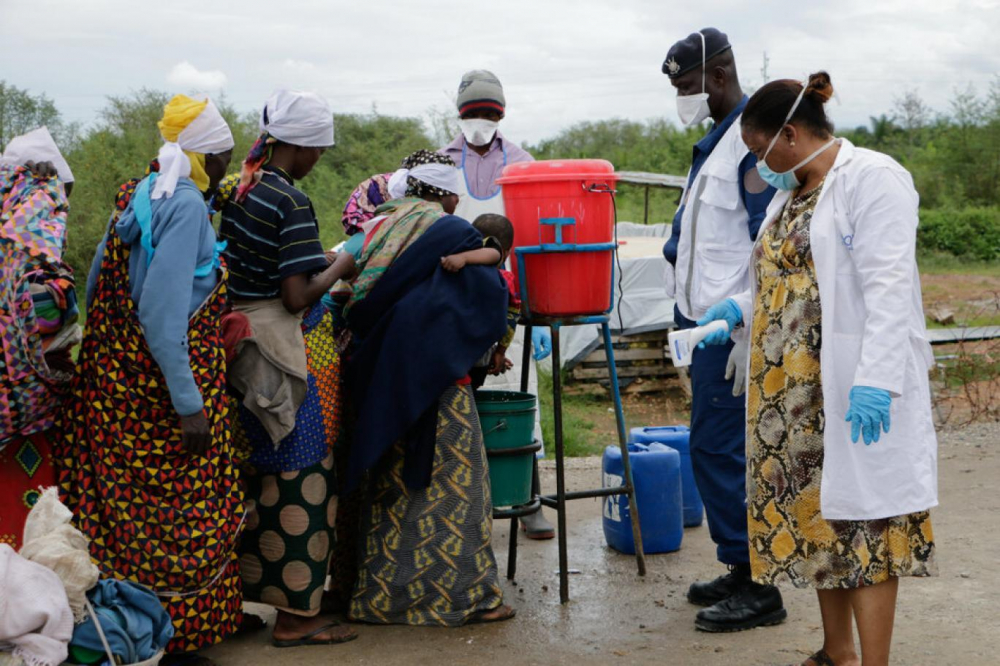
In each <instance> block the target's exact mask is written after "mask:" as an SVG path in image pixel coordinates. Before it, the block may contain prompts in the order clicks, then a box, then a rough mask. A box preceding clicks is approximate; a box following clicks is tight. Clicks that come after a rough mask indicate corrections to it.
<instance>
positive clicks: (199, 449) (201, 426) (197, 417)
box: [181, 410, 212, 456]
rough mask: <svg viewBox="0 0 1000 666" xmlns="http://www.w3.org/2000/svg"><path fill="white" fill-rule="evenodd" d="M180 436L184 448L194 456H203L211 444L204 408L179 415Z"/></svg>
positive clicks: (210, 434)
mask: <svg viewBox="0 0 1000 666" xmlns="http://www.w3.org/2000/svg"><path fill="white" fill-rule="evenodd" d="M181 438H182V441H183V443H184V448H185V449H187V451H188V453H190V454H191V455H195V456H203V455H205V452H206V451H208V447H209V446H211V444H212V433H211V432H210V431H209V428H208V419H207V418H206V417H205V410H202V411H200V412H195V413H194V414H191V415H190V416H182V417H181Z"/></svg>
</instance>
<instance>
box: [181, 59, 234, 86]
mask: <svg viewBox="0 0 1000 666" xmlns="http://www.w3.org/2000/svg"><path fill="white" fill-rule="evenodd" d="M167 83H169V84H170V85H172V86H177V87H178V88H189V89H192V90H199V91H201V90H221V89H222V88H224V87H225V86H226V75H225V74H223V73H222V72H221V71H220V70H218V69H209V70H204V71H202V70H200V69H198V68H197V67H195V66H194V65H192V64H191V63H189V62H188V61H187V60H185V61H184V62H179V63H177V64H176V65H174V67H173V69H171V70H170V73H169V74H167Z"/></svg>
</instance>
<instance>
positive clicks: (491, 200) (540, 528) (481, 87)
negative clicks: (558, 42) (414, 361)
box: [439, 69, 555, 539]
mask: <svg viewBox="0 0 1000 666" xmlns="http://www.w3.org/2000/svg"><path fill="white" fill-rule="evenodd" d="M456 104H457V106H458V126H459V129H461V133H460V134H459V135H458V136H456V137H455V139H454V140H453V141H452V142H451V143H449V144H448V145H447V146H445V147H444V148H442V149H441V150H440V151H439V152H440V153H442V154H444V155H447V156H448V157H450V158H451V159H452V160H453V161H454V162H455V164H457V165H458V167H459V169H460V170H461V171H462V174H461V177H460V178H459V188H460V190H461V191H460V192H459V201H458V208H456V209H455V215H458V216H459V217H462V218H465V219H466V220H468V221H469V222H473V221H474V220H475V219H476V218H477V217H479V216H480V215H484V214H487V213H493V214H496V215H504V204H503V194H502V193H501V189H502V188H501V186H500V185H497V183H496V181H497V178H499V177H500V176H501V175H502V174H503V169H504V167H505V166H507V165H508V164H516V163H518V162H532V161H534V159H535V158H534V157H532V156H531V155H530V154H529V153H528V152H527V151H526V150H524V149H523V148H521V147H520V146H518V145H517V144H516V143H513V142H511V141H508V140H507V139H506V138H504V136H503V135H502V134H501V133H500V130H499V126H500V121H501V120H502V119H503V117H504V111H505V109H506V106H507V100H506V98H505V97H504V94H503V86H502V85H501V84H500V80H499V79H498V78H497V77H496V75H495V74H493V72H490V71H487V70H485V69H476V70H472V71H469V72H466V73H465V74H464V75H463V76H462V81H461V83H460V84H459V86H458V98H457V99H456ZM523 339H524V335H523V331H522V330H518V332H517V335H516V336H515V337H514V341H513V342H512V343H511V345H510V348H509V349H508V350H507V358H508V359H510V360H511V361H512V362H513V367H512V368H511V369H510V370H508V371H507V372H506V373H504V374H501V375H499V376H495V377H489V378H488V379H487V380H486V385H485V386H484V388H487V389H501V390H510V391H518V390H520V388H521V355H522V354H523V346H522V340H523ZM531 344H532V348H533V349H534V360H535V361H541V360H542V359H544V358H546V357H547V356H548V355H549V354H550V353H551V352H552V337H551V334H550V333H549V329H548V328H539V327H535V328H533V329H532V335H531ZM529 372H530V378H529V380H528V391H529V392H531V393H533V394H535V395H538V379H537V374H536V373H537V370H536V367H535V363H534V362H533V363H531V366H530V371H529ZM535 438H536V439H538V441H540V442H541V441H542V428H541V424H540V423H539V421H538V412H535ZM521 525H522V527H523V529H524V531H525V533H526V535H527V537H528V538H529V539H551V538H552V537H554V536H555V530H554V529H553V527H552V524H551V523H549V521H548V520H546V519H545V517H544V516H543V515H542V512H541V511H538V512H537V513H534V514H532V515H529V516H525V517H524V518H522V519H521Z"/></svg>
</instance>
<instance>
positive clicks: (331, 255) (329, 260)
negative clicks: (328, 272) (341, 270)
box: [325, 250, 339, 266]
mask: <svg viewBox="0 0 1000 666" xmlns="http://www.w3.org/2000/svg"><path fill="white" fill-rule="evenodd" d="M325 254H326V265H327V266H329V265H331V264H333V262H335V261H336V260H337V255H338V254H339V253H338V252H334V251H333V250H327V251H326V252H325Z"/></svg>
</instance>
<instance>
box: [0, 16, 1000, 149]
mask: <svg viewBox="0 0 1000 666" xmlns="http://www.w3.org/2000/svg"><path fill="white" fill-rule="evenodd" d="M708 26H714V27H717V28H719V29H720V30H722V31H724V32H726V33H728V35H729V39H730V42H731V43H732V44H733V49H734V53H735V54H736V59H737V66H738V68H739V72H740V79H741V82H742V83H743V84H744V85H749V86H758V85H760V84H761V82H762V74H761V65H762V61H763V54H764V52H765V51H766V52H767V55H768V57H769V59H770V63H769V66H768V74H769V76H770V78H772V79H774V78H786V77H793V78H801V77H803V76H804V75H806V74H808V73H809V72H811V71H815V70H817V69H820V68H823V69H826V70H828V71H829V72H830V75H831V77H832V79H833V84H834V87H835V88H836V89H837V92H838V94H839V98H840V105H839V106H838V105H837V104H836V103H832V106H831V108H830V113H831V115H832V117H833V119H834V121H835V122H836V123H837V124H838V125H840V126H842V127H853V126H855V125H857V124H867V122H868V117H869V116H872V115H878V114H881V113H889V112H891V110H892V106H893V102H894V100H895V99H897V98H899V97H900V96H901V95H903V94H904V93H906V92H907V91H911V90H916V91H917V92H918V93H919V94H920V95H921V96H922V97H923V98H924V100H925V101H926V102H927V103H928V105H929V106H930V107H931V108H932V109H934V110H935V111H939V112H945V111H947V110H948V108H949V102H950V99H951V97H952V96H953V93H954V90H955V89H956V88H957V87H960V88H964V87H966V86H968V85H969V84H972V85H973V86H975V87H976V88H977V89H978V90H979V91H980V93H981V94H984V93H985V91H986V88H987V86H988V85H989V83H990V81H992V80H994V79H995V78H996V77H997V76H998V74H1000V0H965V1H958V0H828V1H826V2H789V1H787V0H786V1H783V2H773V1H757V2H746V1H745V0H742V1H738V0H722V1H712V0H692V1H688V2H680V1H678V0H503V1H501V0H492V1H489V2H485V1H481V0H466V2H452V1H445V0H381V1H377V0H351V1H347V0H268V1H266V2H265V1H263V0H239V1H237V2H213V1H212V0H200V1H197V2H191V1H189V0H164V1H156V2H153V1H151V0H142V1H141V2H135V1H132V2H122V1H119V0H83V1H80V2H74V1H72V0H62V1H54V0H30V1H27V2H26V1H23V0H0V44H2V46H3V53H4V56H3V67H0V78H2V79H5V80H6V81H7V82H8V83H12V84H14V85H17V86H19V87H22V88H27V89H29V90H30V91H31V92H33V93H45V94H46V95H48V96H49V97H51V98H52V99H53V100H54V101H55V102H56V104H57V106H58V107H59V109H60V110H61V111H62V112H63V114H64V116H65V117H66V118H67V119H69V120H76V121H81V122H83V123H84V124H87V123H89V122H92V121H93V119H94V117H95V115H96V113H97V111H98V110H99V109H100V108H101V107H102V105H103V104H104V98H105V96H107V95H123V94H127V93H128V92H129V91H130V90H134V89H137V88H141V87H148V88H157V89H161V90H166V91H170V92H194V91H206V92H210V93H218V92H220V91H221V92H224V93H225V95H226V97H227V98H228V99H229V101H230V102H231V103H233V104H234V105H235V106H236V107H237V108H239V109H241V110H255V109H257V108H259V107H260V106H261V105H262V103H263V101H264V99H265V98H266V97H267V95H268V93H269V92H270V91H271V90H272V89H274V88H276V87H292V88H299V89H309V90H315V91H317V92H319V93H321V94H323V95H324V96H326V97H327V98H328V99H329V100H330V104H331V106H332V107H333V109H334V111H335V112H339V113H350V112H366V111H370V110H371V109H372V106H373V105H376V106H377V108H378V110H379V112H381V113H384V114H390V115H408V116H425V115H426V114H427V112H428V110H429V109H431V108H433V107H437V108H440V109H446V108H447V109H449V111H450V110H451V109H453V108H454V107H453V106H452V100H453V99H454V94H455V90H456V88H457V86H458V81H459V79H460V78H461V75H462V73H463V72H464V71H466V70H468V69H476V68H487V69H491V70H493V71H494V72H495V73H496V74H497V75H498V76H499V77H500V79H501V81H503V83H504V89H505V92H506V95H507V118H506V119H505V120H504V123H503V125H502V127H501V129H502V131H503V132H504V133H505V134H506V135H507V136H508V137H509V138H511V139H513V140H516V141H529V142H536V141H538V140H540V139H543V138H546V137H550V136H553V135H555V134H556V133H558V131H559V130H560V129H562V128H564V127H567V126H569V125H570V124H572V123H574V122H578V121H581V120H596V119H602V118H611V117H622V118H630V119H635V120H644V119H649V118H654V117H666V118H668V119H670V120H672V121H675V122H676V117H677V116H676V110H675V109H676V107H675V103H674V99H675V97H674V93H673V90H672V88H671V87H670V85H669V82H668V80H667V77H666V76H664V75H662V74H661V73H660V65H661V63H662V62H663V58H664V55H665V54H666V52H667V49H668V48H669V47H670V45H671V44H672V43H673V42H674V41H676V40H678V39H681V38H683V37H684V36H686V35H687V34H689V33H691V32H694V31H696V30H698V29H700V28H703V27H708Z"/></svg>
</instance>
